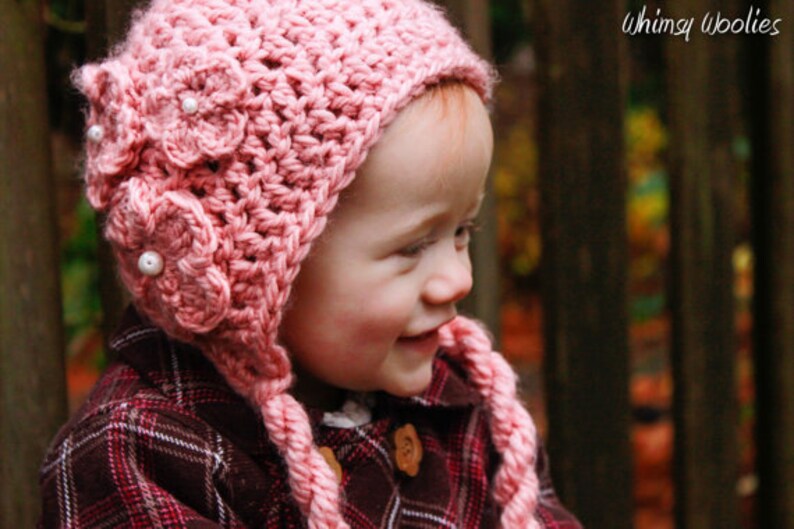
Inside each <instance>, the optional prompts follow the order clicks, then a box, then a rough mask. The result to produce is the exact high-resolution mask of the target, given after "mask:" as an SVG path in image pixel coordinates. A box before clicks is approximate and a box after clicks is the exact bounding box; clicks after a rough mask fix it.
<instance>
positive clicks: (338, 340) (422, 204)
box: [281, 87, 493, 405]
mask: <svg viewBox="0 0 794 529" xmlns="http://www.w3.org/2000/svg"><path fill="white" fill-rule="evenodd" d="M492 147H493V139H492V133H491V126H490V122H489V119H488V115H487V112H486V110H485V108H484V106H483V104H482V102H481V101H480V99H479V98H478V96H477V95H476V94H475V93H474V92H473V91H472V90H470V89H469V88H463V87H452V88H449V87H446V88H442V89H441V93H437V94H434V95H432V96H430V97H427V96H426V97H422V98H419V99H418V100H416V101H414V102H412V103H411V104H410V105H409V106H408V107H407V108H406V109H405V110H403V111H402V112H401V113H400V114H399V115H398V117H397V119H396V120H395V121H394V122H393V123H392V124H391V125H390V126H389V127H388V128H387V130H386V132H385V133H384V135H383V136H382V138H381V139H380V141H379V142H378V143H377V144H376V146H375V147H374V148H373V149H372V150H371V151H370V154H369V157H368V158H367V161H366V162H365V164H364V165H363V167H362V168H361V169H360V170H359V173H358V176H357V177H356V179H355V180H354V182H353V184H352V185H351V186H350V188H349V189H347V190H346V191H345V192H344V194H343V197H342V199H341V202H340V204H339V205H338V207H337V209H336V210H335V211H334V213H333V214H332V216H331V218H330V220H329V224H328V226H327V228H326V230H325V232H324V233H323V234H322V235H321V236H320V238H319V239H318V240H317V242H316V243H315V246H314V248H313V250H312V253H311V254H310V255H309V257H308V258H307V259H306V261H305V262H304V264H303V266H302V269H301V272H300V274H299V276H298V278H297V280H296V283H295V285H294V289H293V292H292V297H291V303H290V306H289V308H288V309H287V311H286V312H285V315H284V321H283V323H282V325H281V339H282V341H283V343H284V344H285V345H286V346H287V348H288V349H289V351H290V353H291V354H292V357H293V360H294V361H295V363H296V368H297V370H298V371H299V375H298V390H297V392H298V395H299V398H303V399H304V400H306V401H307V402H308V403H309V404H315V405H317V404H322V402H317V401H318V400H321V399H322V397H321V395H327V390H329V389H331V390H334V389H337V388H342V389H349V390H355V391H373V390H384V391H386V392H389V393H391V394H393V395H397V396H409V395H415V394H417V393H420V392H421V391H422V390H423V389H425V388H426V387H427V385H428V384H429V382H430V379H431V368H432V361H433V357H434V354H435V352H436V349H437V348H438V340H439V337H438V328H439V327H440V326H441V325H443V324H444V323H446V322H448V321H449V320H450V319H452V318H453V317H454V316H455V314H456V312H455V302H457V301H458V300H460V299H461V298H463V297H464V296H465V295H466V294H468V292H469V290H470V289H471V283H472V278H471V262H470V260H469V250H468V245H469V237H470V231H471V228H472V224H473V222H474V219H475V216H476V215H477V212H478V210H479V207H480V203H481V201H482V195H483V192H484V185H485V178H486V174H487V172H488V167H489V165H490V161H491V153H492ZM309 381H310V382H309ZM312 400H314V401H315V402H311V401H312Z"/></svg>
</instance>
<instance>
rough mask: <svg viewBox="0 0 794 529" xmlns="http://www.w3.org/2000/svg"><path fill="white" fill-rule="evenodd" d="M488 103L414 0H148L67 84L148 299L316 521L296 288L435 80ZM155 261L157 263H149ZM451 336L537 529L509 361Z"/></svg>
mask: <svg viewBox="0 0 794 529" xmlns="http://www.w3.org/2000/svg"><path fill="white" fill-rule="evenodd" d="M447 80H455V81H459V82H463V83H466V84H468V85H470V86H471V87H473V88H474V89H475V90H476V91H477V92H478V93H479V94H480V96H481V97H482V98H483V99H484V100H487V99H488V97H489V96H490V89H491V83H492V80H493V75H492V72H491V70H490V68H489V67H488V65H487V64H486V63H485V62H483V61H482V60H481V59H479V58H478V57H477V56H476V55H475V54H474V53H472V52H471V50H470V49H469V48H468V46H467V45H466V44H465V43H464V42H463V40H462V39H461V37H460V35H459V34H458V33H457V32H456V31H455V30H454V29H453V28H452V27H451V26H450V25H449V23H448V22H447V21H446V20H445V19H444V17H443V15H442V14H441V13H440V11H439V10H438V8H436V7H434V6H432V5H431V4H428V3H425V2H423V1H421V0H360V1H353V0H153V2H152V3H151V5H150V6H149V8H148V9H146V10H145V11H144V12H141V13H139V14H138V15H137V16H136V17H135V19H134V21H133V24H132V27H131V29H130V33H129V36H128V38H127V40H126V41H125V42H124V43H122V44H121V45H120V46H119V47H118V48H117V49H116V50H115V52H114V54H113V56H112V57H110V58H109V59H108V60H106V61H104V62H102V63H99V64H91V65H87V66H84V67H83V68H81V69H80V70H79V71H78V72H77V73H76V75H75V82H76V84H77V85H78V86H79V87H80V88H81V90H82V91H83V93H84V94H85V95H86V97H87V99H88V101H89V103H90V112H89V115H88V123H87V125H88V130H87V137H88V141H87V142H86V154H87V157H86V172H85V178H86V183H87V191H86V193H87V196H88V199H89V201H90V203H91V204H92V206H93V207H94V208H96V209H97V210H99V211H102V212H106V213H107V215H108V216H107V224H106V226H105V234H106V236H107V238H108V240H109V241H110V242H111V245H112V246H113V249H114V252H115V254H116V257H117V259H118V261H119V269H120V273H121V277H122V279H123V281H124V283H125V284H126V285H127V288H128V289H129V290H130V292H131V293H132V296H133V299H134V301H135V304H136V306H137V307H138V309H139V310H140V311H141V312H143V313H144V314H146V315H147V316H148V317H149V318H150V319H151V320H152V321H154V322H155V323H156V324H158V325H159V326H161V327H162V328H163V329H164V330H165V331H166V332H168V333H169V334H170V335H172V336H174V337H175V338H177V339H181V340H183V341H187V342H190V343H193V344H196V345H197V346H198V347H200V348H201V349H202V350H203V351H204V353H205V354H206V355H207V356H208V357H209V358H210V359H211V360H212V361H213V363H214V364H215V365H216V366H217V368H218V370H219V371H220V372H221V373H222V374H223V375H224V377H225V378H226V379H227V380H228V381H229V383H230V384H231V385H232V387H233V388H234V389H235V390H236V391H237V392H239V393H240V394H241V395H244V396H245V397H246V398H248V399H249V400H250V402H252V404H253V405H254V406H255V407H257V408H258V409H259V410H260V411H261V414H262V417H263V420H264V423H265V425H266V427H267V430H268V433H269V435H270V438H271V440H272V441H273V443H274V444H275V445H276V446H277V447H278V449H279V450H280V453H281V454H282V455H283V457H284V459H285V461H286V463H287V467H288V469H289V483H290V487H291V489H292V493H293V496H294V498H295V500H296V502H297V504H298V505H299V507H300V509H301V511H302V512H303V514H304V515H305V516H306V517H307V520H308V524H309V527H313V528H314V527H316V528H320V527H322V528H327V527H347V524H346V523H345V521H344V520H343V518H342V515H341V510H340V505H339V502H340V499H339V486H338V483H337V481H336V479H335V477H334V476H333V474H332V473H331V470H330V469H329V468H328V466H327V464H326V463H325V461H324V460H323V458H322V456H321V455H320V454H319V453H318V452H317V450H316V449H315V447H314V444H313V438H312V433H311V427H310V423H309V420H308V417H307V414H306V411H305V410H304V408H303V407H302V406H301V405H300V404H299V403H298V402H297V401H296V400H295V399H294V398H293V397H292V396H291V395H289V393H288V389H289V387H290V385H291V383H292V377H293V374H292V366H291V364H290V360H289V355H288V352H287V351H286V350H285V349H284V348H283V347H282V346H281V345H280V344H279V343H278V342H277V335H278V328H279V324H280V322H281V315H282V310H283V307H284V305H285V303H286V302H287V299H288V297H289V294H290V286H291V285H292V283H293V280H294V279H295V277H296V276H297V274H298V271H299V268H300V263H301V261H302V260H303V259H304V258H305V257H306V255H307V254H308V252H309V248H310V245H311V243H312V241H313V240H314V239H316V238H317V236H319V235H320V233H322V231H323V229H324V227H325V224H326V219H327V218H328V215H329V214H330V213H331V211H332V210H333V208H334V207H335V205H336V203H337V200H338V196H339V193H340V192H341V191H342V190H343V189H344V188H345V187H346V186H347V185H348V184H349V183H350V182H351V180H352V179H353V178H354V176H355V172H356V170H357V168H358V167H359V166H360V165H361V163H362V162H363V161H364V158H365V157H366V154H367V152H368V150H369V149H370V147H371V146H372V145H373V144H374V143H375V142H376V141H377V140H378V138H379V137H380V135H381V133H382V132H383V130H384V128H385V127H386V126H387V125H388V124H389V123H390V122H391V120H392V119H394V117H395V116H396V114H397V113H398V112H399V111H400V110H401V109H402V108H403V107H405V106H406V105H407V104H408V103H409V102H410V101H412V100H413V99H414V98H416V97H418V96H419V95H420V94H422V93H423V92H424V91H426V90H427V89H428V87H430V86H433V85H435V84H438V83H439V82H442V81H447ZM144 252H156V253H157V254H159V255H160V256H162V258H163V267H162V270H160V271H159V273H156V274H152V275H147V274H144V273H142V272H141V270H140V269H139V267H138V260H139V258H140V257H141V255H142V254H143V253H144ZM444 345H445V346H446V347H447V348H448V349H449V350H450V351H451V352H452V353H453V354H455V355H458V356H459V357H460V358H462V359H463V363H464V364H465V365H466V367H467V369H468V371H469V373H470V376H471V379H472V381H473V382H474V383H475V384H476V386H477V387H478V389H479V391H480V392H481V393H482V395H483V397H484V398H485V401H486V402H487V404H488V407H489V409H490V413H491V429H492V434H493V441H494V445H495V446H496V448H497V450H498V451H499V452H500V453H501V455H502V458H503V463H502V465H501V467H500V470H499V472H498V474H497V477H496V480H495V484H494V494H495V498H496V500H497V501H498V503H499V504H500V505H502V506H503V507H504V512H503V515H502V524H503V526H504V527H509V528H518V527H536V522H534V519H533V513H534V510H535V505H536V503H537V494H538V491H537V489H538V485H537V478H536V476H535V474H534V458H535V437H534V436H535V430H534V425H533V424H532V421H531V419H530V417H529V415H528V414H527V412H526V411H525V410H524V408H523V407H522V406H521V404H520V403H519V401H518V400H517V399H516V397H515V381H514V375H513V372H512V371H511V370H510V368H509V366H508V365H507V364H506V363H505V361H504V360H503V359H502V358H501V357H500V356H499V355H498V354H497V353H493V352H492V351H491V346H490V342H489V341H488V339H487V337H486V335H485V334H483V332H482V331H481V330H479V328H477V326H476V325H475V324H473V323H471V322H469V321H467V320H465V319H462V318H458V319H456V320H455V321H454V322H452V323H451V324H450V325H449V326H447V327H446V328H445V329H444Z"/></svg>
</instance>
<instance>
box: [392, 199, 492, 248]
mask: <svg viewBox="0 0 794 529" xmlns="http://www.w3.org/2000/svg"><path fill="white" fill-rule="evenodd" d="M484 199H485V189H482V190H481V191H480V193H479V194H478V195H477V201H476V202H475V203H474V204H473V205H472V206H471V207H470V208H469V209H467V210H466V211H467V213H473V214H472V215H468V214H467V215H466V216H467V217H469V216H472V217H474V216H477V215H479V213H480V209H481V208H482V204H483V201H484ZM444 214H445V212H444V211H439V212H432V213H429V214H422V215H421V216H420V217H419V218H418V219H415V220H413V221H412V222H407V223H405V224H404V225H399V224H398V225H397V229H396V231H397V232H398V234H399V235H398V236H399V237H408V236H410V235H412V234H416V233H418V232H422V231H425V230H426V229H427V228H428V227H429V226H432V225H433V224H435V223H436V222H437V221H438V219H439V218H440V217H443V216H444Z"/></svg>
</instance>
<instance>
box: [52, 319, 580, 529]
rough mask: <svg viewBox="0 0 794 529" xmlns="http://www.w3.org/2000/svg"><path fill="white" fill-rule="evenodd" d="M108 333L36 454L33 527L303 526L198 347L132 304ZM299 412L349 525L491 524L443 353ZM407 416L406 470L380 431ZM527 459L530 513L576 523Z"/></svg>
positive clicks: (484, 465)
mask: <svg viewBox="0 0 794 529" xmlns="http://www.w3.org/2000/svg"><path fill="white" fill-rule="evenodd" d="M111 345H112V348H113V349H114V350H115V352H116V353H117V355H118V361H117V362H116V363H114V364H113V365H111V366H110V367H109V368H108V369H107V371H106V372H105V374H104V375H103V376H102V378H101V379H100V380H99V382H98V383H97V385H96V387H95V388H94V390H93V392H92V394H91V396H90V397H89V399H88V401H87V402H86V404H85V405H84V406H83V407H82V409H80V410H79V411H78V412H77V414H76V415H75V416H74V417H73V418H72V419H71V420H70V422H69V423H68V424H66V425H65V426H64V427H63V428H62V429H61V431H60V432H59V433H58V435H57V437H56V438H55V440H54V441H53V443H52V445H51V447H50V449H49V452H48V454H47V456H46V458H45V460H44V463H43V466H42V469H41V486H42V498H43V514H42V518H41V520H40V526H41V527H47V528H49V527H63V528H67V527H68V528H75V529H77V528H99V527H108V528H110V527H114V528H115V527H124V528H144V527H161V528H176V527H191V528H220V527H232V528H242V527H252V528H253V527H257V528H258V527H263V528H292V527H304V526H305V523H304V521H303V519H302V516H301V515H300V512H299V510H298V508H297V506H296V505H295V503H294V502H293V500H292V497H291V496H290V491H289V487H288V485H287V482H286V468H285V466H284V464H283V462H282V460H281V458H280V457H279V455H278V453H277V452H276V450H275V448H274V446H273V445H272V444H271V443H270V442H269V440H268V438H267V434H266V431H265V428H264V426H263V425H262V421H261V419H260V417H259V416H258V415H257V413H256V412H255V411H254V410H253V409H252V408H251V407H250V406H249V405H247V404H246V402H245V401H244V400H243V399H242V398H241V397H239V396H238V395H237V394H235V393H234V392H233V391H232V390H231V389H230V388H229V386H228V385H227V384H226V383H225V381H224V380H223V378H222V377H221V376H220V375H219V374H218V373H217V372H216V371H215V369H214V367H213V366H212V364H211V363H210V362H209V361H208V360H206V359H205V358H204V357H203V356H202V355H201V353H200V352H199V351H197V350H196V349H194V348H192V347H190V346H187V345H185V344H182V343H178V342H175V341H173V340H171V339H169V338H168V337H166V336H165V334H163V332H162V331H160V330H159V329H157V328H156V327H153V326H152V325H150V324H149V323H148V322H146V321H144V320H143V319H142V318H141V317H139V316H138V315H137V314H136V313H135V312H134V311H133V310H130V311H129V312H128V313H127V315H126V316H125V320H124V322H123V324H122V328H121V330H120V332H119V334H118V335H117V336H116V337H115V338H114V340H113V341H112V344H111ZM310 415H311V416H312V418H313V419H315V421H314V425H313V427H314V433H315V439H316V441H317V443H318V445H322V446H327V447H329V448H330V449H331V450H332V451H333V453H334V455H335V456H336V459H337V460H338V461H339V464H340V466H341V468H342V486H343V490H344V497H345V502H344V507H343V509H344V515H345V518H346V519H347V520H348V521H349V523H350V525H351V527H353V528H385V527H414V528H431V527H433V528H435V527H449V528H451V527H456V528H487V527H496V526H497V520H498V514H499V513H498V510H497V506H496V505H495V503H494V501H493V500H492V498H491V495H490V487H489V478H490V477H491V476H492V475H493V472H494V469H495V467H496V465H497V464H498V460H497V457H496V455H495V452H494V450H493V447H492V446H491V442H490V434H489V431H488V425H487V420H486V417H485V415H484V412H483V408H482V405H481V401H480V397H479V395H478V394H477V393H476V391H474V390H473V389H472V388H471V387H470V386H469V385H468V384H467V383H466V380H465V378H464V375H463V372H462V371H461V370H460V369H459V368H458V367H457V366H456V365H455V364H454V363H452V362H451V361H450V360H449V359H448V358H446V357H444V355H443V354H442V355H439V357H438V359H437V360H436V363H435V366H434V376H433V380H432V383H431V385H430V387H429V388H428V389H427V390H426V391H425V393H424V394H423V395H421V396H419V397H414V398H410V399H397V398H394V397H390V396H388V395H385V394H383V395H378V396H377V405H376V406H375V407H374V408H373V420H372V421H371V422H370V423H368V424H365V425H363V426H359V427H355V428H334V427H330V426H325V425H324V424H323V423H322V421H321V420H320V418H321V415H322V414H321V413H320V412H319V411H313V410H310ZM408 423H410V424H413V425H414V427H415V428H416V431H417V432H418V436H419V438H420V439H421V444H422V446H423V452H424V457H423V459H422V461H421V465H420V469H419V473H418V475H417V476H416V477H410V476H408V475H406V474H403V473H402V472H400V471H399V470H396V469H395V464H394V462H393V461H392V455H391V454H392V451H393V446H392V441H390V440H389V438H390V437H391V436H390V435H389V434H390V433H392V432H393V431H394V430H395V429H396V428H398V427H400V426H402V425H405V424H408ZM538 459H539V461H538V473H539V476H540V478H541V482H542V494H541V497H540V507H539V509H538V514H537V516H538V518H539V520H541V526H543V527H546V528H548V529H578V528H580V525H579V523H578V522H577V521H576V520H575V518H574V517H573V516H572V515H570V514H569V513H568V512H567V511H566V510H565V509H564V508H563V507H562V506H561V505H560V503H559V501H558V499H557V497H556V495H555V493H554V490H553V488H552V485H551V482H550V480H549V477H548V472H547V466H546V460H545V455H544V456H543V457H539V458H538Z"/></svg>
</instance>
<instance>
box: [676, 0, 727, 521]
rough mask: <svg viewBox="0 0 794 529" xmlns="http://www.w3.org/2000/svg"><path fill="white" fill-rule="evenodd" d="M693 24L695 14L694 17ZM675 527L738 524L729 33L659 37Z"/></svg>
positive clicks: (709, 3)
mask: <svg viewBox="0 0 794 529" xmlns="http://www.w3.org/2000/svg"><path fill="white" fill-rule="evenodd" d="M738 4H739V2H738V1H736V0H730V1H728V2H717V1H716V0H671V1H670V2H669V3H668V4H667V5H666V6H665V7H666V11H667V12H666V15H667V16H670V17H673V18H681V17H690V16H695V17H702V16H704V15H705V14H706V13H711V14H712V15H714V14H716V12H717V11H720V12H721V13H722V15H723V16H725V17H738V16H740V13H739V12H738ZM695 20H696V24H697V23H699V20H700V19H699V18H695ZM665 44H666V45H667V46H666V58H667V102H668V104H667V115H668V121H669V127H670V138H671V141H670V147H669V167H670V232H671V295H670V307H671V316H672V366H673V379H674V391H673V415H674V419H675V449H674V475H675V505H676V527H680V528H681V529H713V528H715V527H719V528H721V529H731V528H734V527H738V526H739V510H738V498H737V496H736V480H737V477H738V472H737V471H738V443H737V437H738V434H737V428H738V407H737V398H736V378H735V373H736V342H735V338H734V336H735V332H736V331H735V327H734V312H735V304H734V297H733V281H734V277H733V268H732V255H733V250H734V247H735V244H736V227H735V219H734V215H733V212H734V210H735V207H734V203H735V201H736V197H737V186H736V175H737V160H736V159H735V157H734V155H733V152H732V146H733V142H734V140H735V138H736V134H737V127H736V124H737V119H738V116H737V115H738V111H739V103H738V100H739V97H738V91H737V85H738V77H737V70H736V67H737V63H738V61H737V55H736V45H737V42H736V38H735V37H733V36H727V35H721V36H717V37H710V36H708V35H705V34H703V33H702V32H701V31H700V28H699V27H694V28H693V30H692V34H691V40H690V41H689V42H686V41H685V40H684V39H683V38H680V37H679V38H675V37H667V38H666V39H665Z"/></svg>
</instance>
